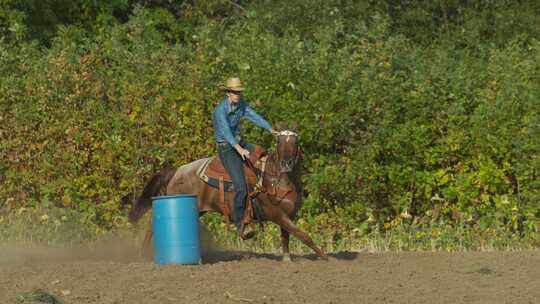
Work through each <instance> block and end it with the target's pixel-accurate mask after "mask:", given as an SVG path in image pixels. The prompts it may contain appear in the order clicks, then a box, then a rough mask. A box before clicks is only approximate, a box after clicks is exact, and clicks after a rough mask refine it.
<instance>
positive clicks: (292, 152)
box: [276, 130, 300, 173]
mask: <svg viewBox="0 0 540 304" xmlns="http://www.w3.org/2000/svg"><path fill="white" fill-rule="evenodd" d="M276 138H277V145H276V152H277V161H278V166H279V171H280V172H281V173H286V172H291V171H292V170H293V169H294V167H295V166H296V163H297V162H298V158H299V156H300V147H299V146H298V134H296V133H295V132H293V131H290V130H283V131H281V132H279V133H278V134H277V135H276Z"/></svg>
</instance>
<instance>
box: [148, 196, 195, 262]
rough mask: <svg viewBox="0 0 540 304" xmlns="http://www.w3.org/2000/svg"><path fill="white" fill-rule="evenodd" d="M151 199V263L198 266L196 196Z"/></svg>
mask: <svg viewBox="0 0 540 304" xmlns="http://www.w3.org/2000/svg"><path fill="white" fill-rule="evenodd" d="M152 200H153V203H152V208H153V209H152V229H153V230H154V262H155V263H157V264H162V265H164V264H199V263H201V246H200V239H199V209H198V208H197V196H196V195H170V196H157V197H153V198H152Z"/></svg>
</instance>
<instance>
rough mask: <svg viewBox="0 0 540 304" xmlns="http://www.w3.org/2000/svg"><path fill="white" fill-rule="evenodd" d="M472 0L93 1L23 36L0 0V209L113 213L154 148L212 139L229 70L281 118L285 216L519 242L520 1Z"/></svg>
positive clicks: (265, 109)
mask: <svg viewBox="0 0 540 304" xmlns="http://www.w3.org/2000/svg"><path fill="white" fill-rule="evenodd" d="M115 3H116V2H115ZM133 3H134V4H136V2H133ZM490 3H492V2H489V1H488V2H485V3H484V2H482V4H478V5H472V4H471V5H469V6H466V5H463V4H460V2H459V1H441V3H433V4H431V5H423V6H422V5H420V4H415V3H414V2H411V1H401V2H400V6H393V5H391V4H392V2H390V1H389V2H379V3H378V4H372V3H370V2H369V1H365V2H364V1H360V2H358V1H330V2H328V1H324V2H323V1H321V2H320V3H319V5H312V3H311V2H309V3H308V2H307V1H303V0H295V1H293V2H292V3H289V2H286V1H262V2H259V1H257V2H256V1H245V2H242V3H240V5H241V7H238V6H234V5H231V4H230V2H227V1H211V2H208V3H206V4H205V5H203V4H197V3H195V2H193V3H192V2H191V1H185V2H183V4H182V5H180V6H179V7H175V6H174V5H172V4H169V5H165V4H164V5H159V4H156V3H154V4H153V5H149V6H147V7H144V6H140V5H134V6H133V11H132V12H133V13H132V14H131V15H130V16H129V18H128V16H127V15H125V16H124V17H125V18H124V17H122V18H116V17H115V15H114V14H112V13H110V12H111V9H112V10H113V11H114V5H116V4H114V5H113V4H111V5H112V6H106V7H98V8H95V10H90V11H85V12H84V14H83V15H80V16H79V17H80V20H82V21H81V22H75V23H73V22H71V21H70V22H67V21H66V22H60V21H61V20H63V19H61V18H60V19H58V20H60V21H58V20H57V21H58V22H60V23H59V24H58V26H56V27H54V28H51V27H48V28H47V30H46V31H45V32H43V33H41V34H39V33H35V32H34V33H32V35H30V34H29V33H28V32H25V31H27V30H28V28H30V27H32V26H35V25H32V24H26V25H25V26H23V24H24V22H25V21H24V20H25V19H24V18H23V17H21V16H24V15H25V14H28V13H29V11H28V10H24V9H21V8H18V7H17V6H13V5H12V3H11V2H9V1H8V2H6V3H2V4H0V6H2V5H4V7H5V8H9V10H7V9H6V10H5V12H4V13H3V14H2V15H0V28H1V29H0V33H2V35H5V39H0V110H1V114H0V122H1V125H0V139H1V141H0V160H1V161H0V186H1V187H0V204H1V205H0V208H2V210H4V212H7V213H9V212H17V210H21V208H38V209H37V210H45V209H46V208H49V207H50V208H51V210H53V209H54V208H61V209H65V210H66V212H76V213H77V214H79V216H80V217H81V218H82V219H84V221H85V223H89V224H90V223H91V225H96V227H100V229H104V230H108V229H112V228H115V227H119V226H122V225H124V224H125V213H126V210H127V208H129V205H130V203H131V202H132V201H134V199H135V198H136V196H137V195H138V194H139V193H140V191H141V189H142V187H143V185H144V183H145V181H146V180H147V179H148V178H149V176H150V175H151V174H152V173H153V172H155V171H156V170H158V169H159V168H160V166H161V165H162V164H163V163H164V162H165V161H172V162H173V163H174V164H176V165H181V164H185V163H187V162H190V161H193V160H195V159H198V158H201V157H205V156H208V155H212V154H214V153H215V151H214V145H213V130H212V124H211V112H212V110H213V107H214V105H215V104H216V102H217V101H218V100H219V99H220V98H221V95H220V93H219V91H218V90H217V86H218V85H219V84H220V83H221V82H222V81H223V80H224V79H225V78H227V77H230V76H233V75H238V76H239V77H241V78H242V79H243V80H244V81H245V83H246V85H247V87H248V91H247V98H248V99H249V100H250V101H251V104H252V105H253V106H254V107H255V108H256V109H257V110H258V111H259V112H260V113H261V114H263V115H264V116H265V117H267V118H268V119H269V120H270V121H271V122H273V123H277V122H280V121H282V122H285V123H291V122H298V123H299V125H300V129H299V134H300V138H301V144H302V148H303V150H304V154H305V163H304V166H305V172H306V174H305V176H304V183H305V189H306V197H305V200H304V202H305V203H304V207H303V209H302V210H301V214H300V219H299V223H300V224H301V226H302V227H303V228H304V229H306V230H308V231H310V232H312V233H315V234H317V235H320V238H321V239H320V240H321V241H323V242H325V243H328V244H333V245H331V246H334V245H336V246H337V245H339V244H352V243H354V239H355V238H357V239H363V240H365V239H366V237H371V236H373V237H374V238H375V239H378V236H391V237H392V236H393V235H399V237H400V240H401V238H402V237H404V236H405V235H409V236H410V235H413V234H414V233H417V232H418V231H421V233H424V232H426V231H432V230H433V229H436V231H438V232H433V233H436V234H437V233H438V234H440V235H444V234H445V233H446V232H445V231H450V232H449V233H455V234H456V235H457V234H460V233H465V232H463V231H466V233H465V234H467V235H469V236H470V237H473V236H474V235H475V234H478V235H483V236H486V239H489V237H490V236H491V235H493V236H494V237H497V236H500V237H501V241H500V242H498V243H496V242H495V243H492V245H493V246H495V247H497V248H502V247H504V246H505V245H504V244H505V243H504V242H505V241H508V242H510V243H512V244H516V242H517V243H519V244H529V245H530V244H533V246H537V244H538V240H537V239H535V238H534V235H537V234H538V232H539V231H538V230H539V229H540V227H539V226H540V225H539V218H540V207H539V204H538V201H539V199H540V195H539V193H540V183H539V181H538V180H539V179H538V171H539V169H540V163H539V154H540V153H539V151H540V141H539V140H538V138H540V127H539V126H540V103H539V102H538V98H539V92H540V84H539V83H538V81H537V80H538V77H539V75H538V73H539V72H538V71H540V66H539V65H540V64H539V62H540V42H539V41H538V40H537V39H538V37H539V36H538V34H539V31H538V29H536V27H533V26H532V25H533V24H537V21H538V16H535V15H534V14H533V13H530V12H531V10H529V9H531V8H535V7H536V6H537V4H535V3H528V2H520V3H518V4H513V3H512V2H505V1H503V2H501V3H500V4H498V5H494V4H490ZM117 4H118V5H120V6H118V8H119V9H123V10H124V14H125V10H126V9H127V8H126V7H125V6H122V5H124V4H125V3H124V2H123V1H119V2H117ZM18 9H19V10H18ZM532 11H534V10H532ZM107 12H109V13H107ZM57 13H58V12H57ZM514 13H518V14H519V15H520V16H521V18H519V19H515V18H513V17H512V16H514V15H513V14H514ZM96 14H98V15H100V16H102V18H101V19H100V20H101V21H96V23H95V24H94V23H92V22H93V21H92V20H93V19H92V18H90V17H89V16H94V15H96ZM120 15H122V14H120ZM315 16H316V17H315ZM492 17H494V18H492ZM75 19H76V18H75ZM75 19H70V20H75ZM27 21H28V20H27ZM55 22H56V21H55ZM535 22H536V23H535ZM16 24H20V25H21V26H20V28H17V27H16V26H15V25H16ZM14 26H15V27H14ZM6 27H9V29H6ZM32 28H34V27H32ZM503 29H504V30H503ZM51 31H52V32H51ZM17 33H18V34H17ZM35 35H38V36H39V35H41V36H40V37H41V38H43V39H44V40H40V39H37V40H32V39H33V38H31V37H34V36H35ZM40 41H42V42H40ZM43 41H46V42H43ZM244 132H245V134H246V137H247V138H248V140H249V141H250V142H256V143H260V144H263V145H265V146H268V147H270V146H271V144H272V141H271V137H270V136H268V135H267V134H263V132H261V131H260V130H259V129H257V128H255V127H253V126H251V125H249V124H246V125H245V126H244ZM45 203H46V204H48V205H46V206H49V207H44V204H45ZM54 210H56V209H54ZM51 212H52V211H51ZM55 212H56V211H55ZM427 223H429V225H428V224H427ZM433 223H436V226H433V225H434V224H433ZM212 227H214V228H215V229H220V228H219V227H220V226H219V225H217V224H215V225H214V226H212ZM433 227H435V228H433ZM433 231H435V230H433ZM418 233H420V232H418ZM429 233H431V232H429ZM429 233H428V235H427V236H426V235H424V236H421V239H423V240H424V241H425V242H427V239H426V238H428V237H433V235H432V234H429ZM406 238H407V240H409V237H406ZM383 239H384V238H383ZM412 239H416V237H415V238H412ZM443 239H444V240H445V242H446V241H448V242H449V243H448V244H442V243H440V244H435V245H433V244H432V245H433V246H435V247H437V248H446V249H449V248H451V245H452V244H454V245H455V242H462V243H463V240H457V239H456V238H454V239H452V237H451V236H447V237H445V238H443ZM516 240H518V241H516ZM519 240H526V241H524V242H523V243H520V242H519ZM424 241H422V242H424ZM400 242H401V241H400ZM413 243H414V242H413ZM473 243H474V242H471V241H470V240H469V241H467V242H465V243H464V244H469V245H470V246H472V247H475V246H476V247H475V248H479V247H481V246H479V245H478V244H476V245H474V244H473ZM510 243H507V244H510ZM403 244H405V243H403ZM422 244H423V245H422V246H420V247H421V248H428V247H429V246H427V245H426V244H427V243H422ZM534 244H536V245H534ZM328 246H330V245H328ZM377 246H378V248H382V247H384V246H386V245H384V244H379V245H377ZM381 246H382V247H381ZM396 246H397V247H396ZM411 246H412V245H410V246H409V245H407V246H405V247H400V245H399V244H398V245H395V244H394V245H392V246H390V247H392V248H402V249H406V248H409V249H410V248H413V247H411ZM430 246H431V245H430ZM512 246H513V245H512ZM452 248H453V247H452Z"/></svg>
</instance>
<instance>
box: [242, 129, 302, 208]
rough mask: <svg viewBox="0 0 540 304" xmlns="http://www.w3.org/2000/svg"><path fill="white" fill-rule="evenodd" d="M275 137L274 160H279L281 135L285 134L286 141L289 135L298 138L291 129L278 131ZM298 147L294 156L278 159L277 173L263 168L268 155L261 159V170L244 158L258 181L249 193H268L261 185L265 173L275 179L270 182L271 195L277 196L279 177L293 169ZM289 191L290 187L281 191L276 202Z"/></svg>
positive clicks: (298, 151) (296, 161) (298, 153)
mask: <svg viewBox="0 0 540 304" xmlns="http://www.w3.org/2000/svg"><path fill="white" fill-rule="evenodd" d="M275 136H276V138H277V145H276V154H275V155H276V157H277V159H276V160H279V159H280V156H279V142H280V137H283V136H286V137H285V139H284V140H285V141H286V142H288V141H289V140H290V138H291V137H296V138H295V139H296V140H298V134H296V133H295V132H292V131H289V130H284V131H281V132H279V133H278V134H276V135H275ZM296 143H298V141H296ZM300 154H301V152H300V149H299V148H298V147H296V150H295V155H294V157H292V158H291V159H288V160H279V161H278V163H277V166H278V168H277V169H278V172H277V174H270V173H269V172H268V171H266V170H265V166H266V162H267V161H268V158H269V156H265V157H264V160H263V161H262V170H259V169H257V168H256V167H255V166H254V165H253V164H252V163H251V161H249V159H248V160H246V163H247V165H248V167H250V168H251V170H253V172H255V174H256V175H257V176H258V179H259V181H258V182H257V185H255V188H256V190H255V191H254V192H253V193H251V194H250V195H256V193H258V192H265V193H268V192H267V191H266V190H265V189H263V187H262V184H263V180H264V177H265V175H266V176H269V177H271V178H274V179H276V180H274V181H273V182H272V188H273V195H276V196H279V195H278V194H279V191H278V185H279V182H280V180H281V177H282V173H289V172H291V171H293V169H294V167H295V166H296V164H297V163H298V159H299V158H300ZM290 192H291V190H290V189H287V190H286V191H284V192H282V193H281V194H282V195H281V196H282V197H278V199H279V200H278V201H277V204H279V203H280V202H281V200H282V199H283V198H284V197H285V196H286V195H287V194H289V193H290Z"/></svg>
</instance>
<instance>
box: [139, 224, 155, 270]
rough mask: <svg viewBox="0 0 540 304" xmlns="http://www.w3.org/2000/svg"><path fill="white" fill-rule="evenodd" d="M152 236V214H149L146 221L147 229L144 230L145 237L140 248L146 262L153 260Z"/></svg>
mask: <svg viewBox="0 0 540 304" xmlns="http://www.w3.org/2000/svg"><path fill="white" fill-rule="evenodd" d="M153 236H154V232H153V230H152V214H150V218H149V219H148V228H147V230H146V235H145V236H144V241H143V247H142V255H143V257H144V258H146V259H148V260H152V259H153V258H154V248H153V247H154V246H153V243H152V241H153V240H152V239H153Z"/></svg>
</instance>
